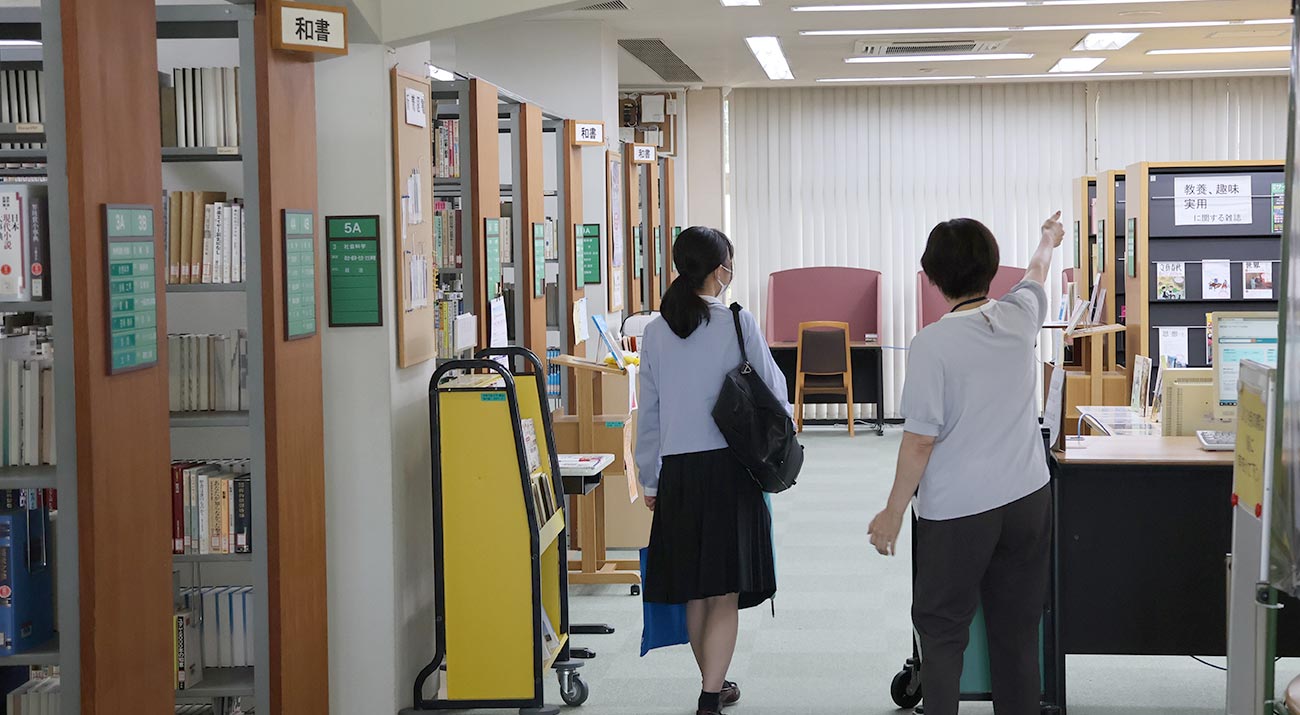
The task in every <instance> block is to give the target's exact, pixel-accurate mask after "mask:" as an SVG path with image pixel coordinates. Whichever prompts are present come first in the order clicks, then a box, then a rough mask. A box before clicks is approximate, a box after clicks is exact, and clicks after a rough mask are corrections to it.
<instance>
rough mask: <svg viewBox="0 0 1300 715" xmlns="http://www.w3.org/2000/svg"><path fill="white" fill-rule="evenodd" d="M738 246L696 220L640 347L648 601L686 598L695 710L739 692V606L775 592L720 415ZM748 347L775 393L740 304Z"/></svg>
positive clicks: (732, 360)
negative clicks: (716, 418)
mask: <svg viewBox="0 0 1300 715" xmlns="http://www.w3.org/2000/svg"><path fill="white" fill-rule="evenodd" d="M733 255H734V248H733V247H732V245H731V241H730V240H729V239H728V238H727V237H726V236H725V235H723V233H722V232H721V231H717V230H715V229H711V228H704V227H702V226H692V227H691V228H688V229H686V230H685V231H682V233H681V235H680V236H678V237H677V239H676V241H674V243H673V265H675V266H676V267H677V273H678V275H677V278H675V279H674V280H673V283H672V285H671V286H669V288H668V292H667V293H666V294H665V295H664V298H663V303H662V305H661V307H660V311H659V312H660V315H659V317H658V318H656V319H655V320H653V321H651V322H650V324H649V325H647V326H646V331H645V336H644V338H643V340H642V345H641V383H640V384H641V387H640V407H639V412H640V414H639V415H638V418H637V420H638V422H637V447H636V463H637V470H638V473H639V475H640V480H641V486H642V489H643V491H644V493H645V503H646V506H647V507H648V508H649V509H650V510H651V511H653V512H654V524H653V526H652V527H651V530H650V549H649V554H648V555H647V558H646V574H645V600H646V601H648V602H651V603H685V604H686V614H687V615H686V618H687V629H688V630H689V632H690V638H691V648H692V649H693V650H694V651H695V661H696V663H697V664H698V665H699V667H700V676H701V680H702V684H701V688H700V698H699V703H698V710H697V714H698V715H716V714H717V713H719V712H720V711H721V708H722V706H724V705H730V704H731V703H734V702H736V701H737V700H739V699H740V688H739V687H738V686H737V685H736V684H735V683H733V682H731V681H729V680H726V676H727V669H728V667H730V665H731V657H732V654H733V653H734V652H735V649H736V629H737V624H738V620H739V616H738V611H739V609H741V608H749V607H752V606H756V605H758V604H760V603H762V602H763V601H766V600H767V599H769V598H771V597H772V596H773V595H774V594H775V593H776V573H775V570H774V566H773V556H772V523H771V516H770V514H769V513H768V509H767V504H766V502H764V500H763V493H762V491H761V490H759V488H758V485H757V484H755V482H754V480H753V479H752V478H751V477H750V476H749V473H748V472H747V471H746V470H745V468H744V467H743V466H742V465H741V464H740V462H739V461H737V460H736V458H735V457H734V456H733V455H732V454H731V452H730V451H729V450H728V449H727V442H726V440H725V439H724V438H723V436H722V433H721V432H720V431H718V428H717V426H716V425H715V424H714V422H713V417H712V412H713V405H714V403H716V402H717V398H718V392H719V390H720V389H721V388H722V382H723V378H724V377H725V376H726V374H727V373H728V372H729V371H731V370H732V369H734V368H735V367H736V366H737V365H739V364H740V360H741V357H740V346H739V345H738V343H737V340H736V329H735V324H734V322H733V319H732V314H731V311H730V310H728V308H727V306H726V305H725V304H724V303H723V301H722V299H721V297H722V295H723V294H724V293H725V292H726V290H727V286H728V285H729V284H730V283H731V275H732V270H731V259H732V257H733ZM740 319H741V329H742V332H743V333H744V340H745V351H746V353H747V354H748V355H749V357H750V360H751V362H752V364H753V366H754V369H755V370H757V371H758V373H759V375H760V376H761V377H762V378H763V381H764V382H766V383H767V385H768V386H769V387H771V388H772V392H773V393H775V394H777V395H785V394H786V385H785V378H784V377H783V376H782V374H781V371H780V370H779V369H778V368H777V366H776V363H775V361H773V360H772V353H771V352H770V351H769V350H768V348H767V342H766V340H764V338H763V335H762V332H761V331H760V330H759V328H758V321H756V320H755V319H754V316H753V315H751V314H750V313H749V312H748V311H741V313H740Z"/></svg>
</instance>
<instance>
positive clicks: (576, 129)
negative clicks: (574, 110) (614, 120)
mask: <svg viewBox="0 0 1300 715" xmlns="http://www.w3.org/2000/svg"><path fill="white" fill-rule="evenodd" d="M570 143H571V144H574V145H576V146H597V145H602V144H604V143H605V123H604V122H574V123H573V136H572V137H570Z"/></svg>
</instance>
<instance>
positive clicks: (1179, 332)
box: [1160, 328, 1188, 367]
mask: <svg viewBox="0 0 1300 715" xmlns="http://www.w3.org/2000/svg"><path fill="white" fill-rule="evenodd" d="M1160 358H1161V359H1162V360H1163V359H1165V358H1172V359H1173V361H1174V363H1173V366H1174V367H1187V365H1188V348H1187V328H1161V329H1160ZM1161 364H1162V365H1163V364H1165V363H1163V362H1162V363H1161Z"/></svg>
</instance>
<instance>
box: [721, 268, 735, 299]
mask: <svg viewBox="0 0 1300 715" xmlns="http://www.w3.org/2000/svg"><path fill="white" fill-rule="evenodd" d="M718 267H719V268H721V269H722V270H724V271H726V272H727V275H730V276H734V275H735V274H734V273H733V272H732V270H731V269H730V268H727V267H726V266H718ZM733 280H734V278H733ZM718 283H719V284H720V285H721V286H722V287H721V288H719V289H718V296H717V297H719V298H721V297H722V296H724V295H726V294H727V289H728V288H730V287H731V281H727V282H726V283H723V282H722V281H718Z"/></svg>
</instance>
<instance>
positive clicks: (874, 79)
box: [817, 75, 976, 82]
mask: <svg viewBox="0 0 1300 715" xmlns="http://www.w3.org/2000/svg"><path fill="white" fill-rule="evenodd" d="M960 79H976V77H975V76H974V75H960V76H951V77H830V78H826V79H819V80H817V81H818V82H944V81H951V80H960Z"/></svg>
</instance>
